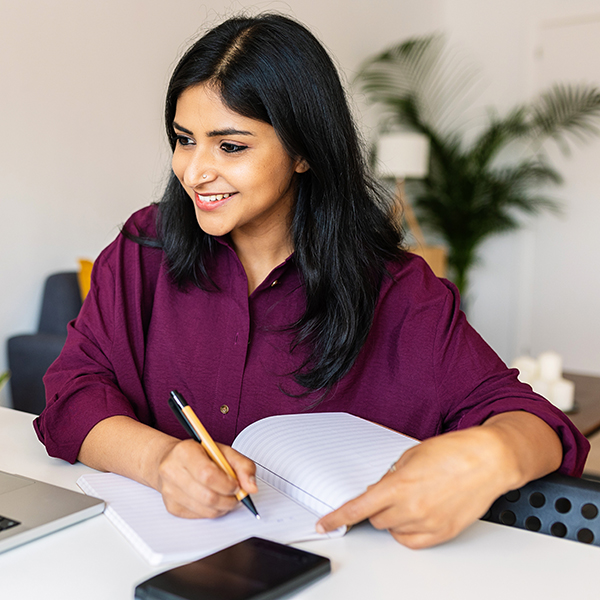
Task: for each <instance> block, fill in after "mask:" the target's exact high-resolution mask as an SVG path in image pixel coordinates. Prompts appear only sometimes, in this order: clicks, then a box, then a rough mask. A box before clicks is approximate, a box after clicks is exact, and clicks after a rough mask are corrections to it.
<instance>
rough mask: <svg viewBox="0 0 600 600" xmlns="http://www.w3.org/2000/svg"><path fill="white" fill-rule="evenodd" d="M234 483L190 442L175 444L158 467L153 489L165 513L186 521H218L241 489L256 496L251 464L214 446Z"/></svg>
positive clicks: (195, 444)
mask: <svg viewBox="0 0 600 600" xmlns="http://www.w3.org/2000/svg"><path fill="white" fill-rule="evenodd" d="M217 445H218V446H219V448H220V450H221V452H223V455H224V456H225V458H226V459H227V460H228V462H229V464H230V465H231V467H232V468H233V470H234V471H235V473H236V475H237V478H238V481H239V483H238V481H235V480H234V479H233V478H231V477H230V476H229V475H227V474H226V473H224V472H223V470H222V469H221V468H220V467H218V466H217V465H216V464H215V463H214V462H213V461H212V460H211V459H210V457H209V456H208V455H207V454H206V452H205V451H204V449H203V448H202V446H201V444H199V443H198V442H196V441H194V440H183V441H176V442H175V443H173V445H172V446H171V447H170V448H169V449H168V450H167V452H166V453H165V454H164V455H163V457H162V459H161V460H160V463H159V465H158V485H157V489H158V490H159V491H160V493H161V494H162V497H163V501H164V503H165V506H166V507H167V510H168V511H169V512H170V513H172V514H174V515H176V516H178V517H185V518H188V519H197V518H209V519H214V518H216V517H220V516H222V515H224V514H226V513H228V512H229V511H231V510H233V509H234V508H235V507H236V506H237V504H238V500H237V498H236V497H235V494H236V493H237V492H238V491H239V490H240V488H241V489H243V490H244V491H246V492H248V493H249V494H253V493H256V492H257V491H258V488H257V487H256V480H255V477H254V473H255V471H256V467H255V465H254V463H253V462H252V461H251V460H249V459H248V458H246V457H245V456H243V455H242V454H240V453H239V452H236V451H235V450H234V449H233V448H230V447H229V446H225V445H223V444H217Z"/></svg>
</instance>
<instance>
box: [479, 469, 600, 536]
mask: <svg viewBox="0 0 600 600" xmlns="http://www.w3.org/2000/svg"><path fill="white" fill-rule="evenodd" d="M483 520H484V521H492V522H494V523H501V524H503V525H510V526H513V527H519V528H521V529H528V530H530V531H538V532H539V533H545V534H547V535H553V536H555V537H562V538H567V539H569V540H575V541H578V542H583V543H584V544H594V545H595V546H600V482H599V481H593V480H589V479H577V478H576V477H567V476H565V475H559V474H558V473H551V474H550V475H546V477H542V478H541V479H536V480H535V481H531V482H529V483H528V484H527V485H525V486H523V487H522V488H520V489H518V490H513V491H511V492H508V493H507V494H505V495H504V496H501V497H500V498H498V500H496V502H494V504H492V506H491V508H490V510H489V511H488V513H487V514H486V515H485V516H484V517H483Z"/></svg>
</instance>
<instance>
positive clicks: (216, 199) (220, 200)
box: [195, 192, 237, 210]
mask: <svg viewBox="0 0 600 600" xmlns="http://www.w3.org/2000/svg"><path fill="white" fill-rule="evenodd" d="M236 193H237V192H231V193H227V194H202V195H200V194H198V193H197V192H196V194H195V197H196V206H197V207H198V208H199V209H201V210H215V209H216V208H218V207H219V206H223V204H225V203H226V202H228V201H229V200H231V198H232V197H233V196H235V194H236Z"/></svg>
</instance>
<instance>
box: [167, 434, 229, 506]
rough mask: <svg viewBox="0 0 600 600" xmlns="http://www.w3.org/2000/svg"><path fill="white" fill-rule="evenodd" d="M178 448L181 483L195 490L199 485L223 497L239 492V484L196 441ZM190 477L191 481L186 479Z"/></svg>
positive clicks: (190, 441) (186, 442)
mask: <svg viewBox="0 0 600 600" xmlns="http://www.w3.org/2000/svg"><path fill="white" fill-rule="evenodd" d="M179 446H180V448H177V450H178V451H179V452H178V455H177V456H176V457H174V458H176V459H177V461H178V463H179V465H178V468H180V469H182V471H183V472H182V473H181V477H182V479H181V481H182V483H183V481H184V479H185V484H186V485H187V486H190V485H191V486H192V487H193V488H195V487H196V486H197V485H198V484H200V485H201V486H205V487H206V488H208V489H209V490H212V491H213V492H215V493H217V494H220V495H223V496H233V495H235V494H236V493H237V491H238V490H239V483H238V482H237V481H236V480H235V479H234V478H233V477H231V476H229V475H228V474H227V473H225V472H224V471H223V470H222V469H221V468H220V467H219V466H218V465H216V464H215V463H214V462H213V460H212V459H211V458H210V457H209V456H208V455H207V454H206V452H205V451H204V449H203V447H202V446H201V445H200V444H198V443H197V442H195V441H194V440H186V441H184V442H181V444H179ZM186 475H188V477H189V479H188V478H187V477H186Z"/></svg>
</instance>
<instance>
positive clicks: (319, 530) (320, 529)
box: [315, 523, 327, 533]
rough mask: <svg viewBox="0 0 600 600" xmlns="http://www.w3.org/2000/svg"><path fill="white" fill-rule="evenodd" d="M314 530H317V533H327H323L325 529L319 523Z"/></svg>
mask: <svg viewBox="0 0 600 600" xmlns="http://www.w3.org/2000/svg"><path fill="white" fill-rule="evenodd" d="M315 529H316V530H317V533H327V532H326V531H325V527H323V525H321V523H317V525H316V527H315Z"/></svg>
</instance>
